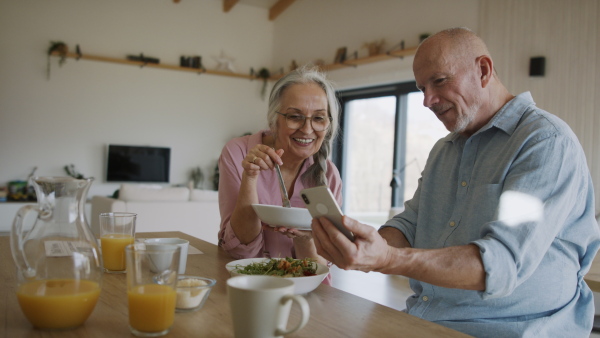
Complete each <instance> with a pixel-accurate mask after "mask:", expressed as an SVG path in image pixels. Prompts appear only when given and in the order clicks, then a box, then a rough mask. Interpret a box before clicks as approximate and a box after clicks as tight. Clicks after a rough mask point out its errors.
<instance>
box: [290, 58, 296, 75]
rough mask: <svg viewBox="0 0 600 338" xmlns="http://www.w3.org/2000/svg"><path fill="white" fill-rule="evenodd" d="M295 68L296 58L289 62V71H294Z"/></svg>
mask: <svg viewBox="0 0 600 338" xmlns="http://www.w3.org/2000/svg"><path fill="white" fill-rule="evenodd" d="M296 68H298V64H297V63H296V60H292V63H291V64H290V72H293V71H295V70H296Z"/></svg>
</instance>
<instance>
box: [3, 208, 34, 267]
mask: <svg viewBox="0 0 600 338" xmlns="http://www.w3.org/2000/svg"><path fill="white" fill-rule="evenodd" d="M31 211H35V212H37V213H38V214H39V213H40V209H38V208H37V206H34V205H26V206H23V207H21V208H20V209H19V211H17V215H16V216H15V219H14V221H13V224H12V230H11V232H10V249H11V252H12V256H13V259H14V261H15V264H16V265H17V267H18V268H19V270H20V271H22V273H23V276H25V277H26V278H31V277H34V276H35V274H36V271H35V269H34V268H32V267H31V266H30V265H29V263H28V262H27V259H26V258H25V255H24V252H25V250H24V247H23V245H24V241H23V240H24V234H23V220H24V219H25V216H26V215H27V214H28V213H29V212H31Z"/></svg>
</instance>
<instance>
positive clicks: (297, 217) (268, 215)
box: [252, 204, 312, 230]
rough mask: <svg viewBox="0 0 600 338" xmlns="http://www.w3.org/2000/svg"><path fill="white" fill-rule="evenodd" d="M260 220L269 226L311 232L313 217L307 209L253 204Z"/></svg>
mask: <svg viewBox="0 0 600 338" xmlns="http://www.w3.org/2000/svg"><path fill="white" fill-rule="evenodd" d="M252 208H254V211H256V214H257V215H258V218H260V220H261V221H263V222H264V223H266V224H268V225H269V226H272V227H275V226H283V227H287V228H297V229H301V230H311V228H310V223H311V222H312V216H311V215H310V213H309V212H308V209H305V208H285V207H280V206H276V205H266V204H252Z"/></svg>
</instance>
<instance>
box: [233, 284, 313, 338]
mask: <svg viewBox="0 0 600 338" xmlns="http://www.w3.org/2000/svg"><path fill="white" fill-rule="evenodd" d="M227 294H228V297H229V305H230V307H231V316H232V319H233V328H234V333H235V337H238V338H239V337H248V338H254V337H256V338H258V337H260V338H269V337H283V336H284V335H288V334H291V333H293V332H296V331H298V330H300V329H302V328H303V327H304V326H305V325H306V323H308V319H309V317H310V309H309V307H308V302H307V301H306V299H304V297H302V296H300V295H294V282H292V281H291V280H288V279H285V278H281V277H272V276H237V277H232V278H230V279H228V280H227ZM294 302H295V303H296V304H298V306H299V307H300V309H301V313H302V317H301V319H300V322H299V323H298V324H297V325H296V326H295V327H293V328H292V329H290V330H286V327H287V322H288V317H289V315H290V310H291V307H292V303H294Z"/></svg>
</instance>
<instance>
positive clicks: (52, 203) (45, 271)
mask: <svg viewBox="0 0 600 338" xmlns="http://www.w3.org/2000/svg"><path fill="white" fill-rule="evenodd" d="M31 184H32V185H33V187H34V188H35V191H36V194H37V199H38V205H37V206H33V205H28V206H24V207H22V208H21V209H19V211H18V212H17V215H16V216H15V220H14V222H13V225H12V230H11V234H10V236H11V238H10V246H11V251H12V256H13V259H14V261H15V264H16V266H17V283H18V285H17V299H18V301H19V305H20V306H21V310H22V311H23V313H24V314H25V317H27V319H28V320H29V321H30V322H31V323H32V324H33V326H34V327H36V328H40V329H66V328H71V327H76V326H79V325H81V324H83V322H85V320H86V319H87V318H88V317H89V315H90V314H91V313H92V311H93V310H94V307H95V306H96V302H97V301H98V297H99V295H100V288H101V281H102V255H101V254H100V249H99V248H98V243H97V241H96V239H95V237H94V235H93V234H92V231H91V230H90V227H89V225H88V222H87V219H86V216H85V211H84V210H85V209H84V208H85V202H86V197H87V192H88V190H89V188H90V186H91V184H92V179H83V180H79V179H74V178H71V177H34V178H32V179H31ZM32 212H35V213H37V216H36V219H35V223H33V226H32V228H31V230H29V231H25V230H24V228H23V221H24V220H25V219H26V217H30V216H31V215H29V214H30V213H32ZM29 219H31V218H29ZM30 223H31V222H30Z"/></svg>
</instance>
